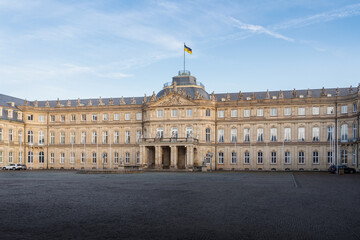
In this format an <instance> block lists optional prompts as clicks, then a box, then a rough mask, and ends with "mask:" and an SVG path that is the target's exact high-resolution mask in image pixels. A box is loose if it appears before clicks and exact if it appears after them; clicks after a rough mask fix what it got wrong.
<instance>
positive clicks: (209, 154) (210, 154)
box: [206, 151, 214, 172]
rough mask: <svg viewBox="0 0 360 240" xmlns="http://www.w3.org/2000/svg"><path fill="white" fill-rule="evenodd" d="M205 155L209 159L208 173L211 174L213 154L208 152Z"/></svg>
mask: <svg viewBox="0 0 360 240" xmlns="http://www.w3.org/2000/svg"><path fill="white" fill-rule="evenodd" d="M206 155H207V156H209V158H210V172H212V156H213V155H214V153H212V152H210V151H208V152H207V154H206Z"/></svg>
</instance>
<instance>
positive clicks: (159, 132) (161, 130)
mask: <svg viewBox="0 0 360 240" xmlns="http://www.w3.org/2000/svg"><path fill="white" fill-rule="evenodd" d="M163 137H164V128H162V127H159V128H158V129H157V130H156V138H163Z"/></svg>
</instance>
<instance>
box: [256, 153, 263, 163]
mask: <svg viewBox="0 0 360 240" xmlns="http://www.w3.org/2000/svg"><path fill="white" fill-rule="evenodd" d="M257 163H258V164H262V163H263V153H262V152H258V153H257Z"/></svg>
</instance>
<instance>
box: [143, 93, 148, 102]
mask: <svg viewBox="0 0 360 240" xmlns="http://www.w3.org/2000/svg"><path fill="white" fill-rule="evenodd" d="M146 102H147V97H146V94H144V100H143V103H146Z"/></svg>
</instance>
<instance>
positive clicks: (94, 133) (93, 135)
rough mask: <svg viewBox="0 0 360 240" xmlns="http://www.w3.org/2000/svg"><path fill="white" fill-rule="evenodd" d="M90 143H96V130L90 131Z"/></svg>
mask: <svg viewBox="0 0 360 240" xmlns="http://www.w3.org/2000/svg"><path fill="white" fill-rule="evenodd" d="M91 143H92V144H96V143H97V132H95V131H93V132H92V140H91Z"/></svg>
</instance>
